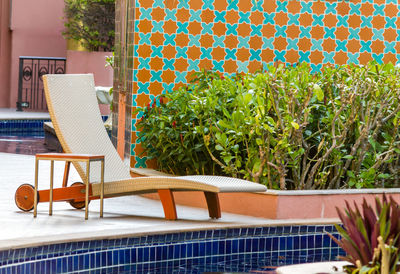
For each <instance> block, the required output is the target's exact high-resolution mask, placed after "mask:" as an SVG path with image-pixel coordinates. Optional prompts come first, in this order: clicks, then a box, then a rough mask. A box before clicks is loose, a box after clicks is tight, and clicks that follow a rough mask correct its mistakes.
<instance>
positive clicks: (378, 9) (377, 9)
mask: <svg viewBox="0 0 400 274" xmlns="http://www.w3.org/2000/svg"><path fill="white" fill-rule="evenodd" d="M374 9H375V10H374V13H373V16H378V15H381V16H385V11H384V9H385V5H384V4H382V5H378V4H374Z"/></svg>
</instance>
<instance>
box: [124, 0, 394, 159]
mask: <svg viewBox="0 0 400 274" xmlns="http://www.w3.org/2000/svg"><path fill="white" fill-rule="evenodd" d="M398 13H399V4H398V3H397V0H386V1H385V0H352V1H341V0H340V1H320V0H318V1H317V0H315V1H311V0H307V1H297V0H290V1H287V0H286V1H281V0H203V1H202V0H165V1H163V0H138V1H137V6H136V10H135V16H136V21H135V38H134V44H135V48H134V58H133V60H134V72H133V80H134V83H133V100H132V101H133V109H135V108H136V107H137V106H144V105H146V104H147V103H148V102H149V101H150V100H152V99H153V98H154V96H156V95H159V94H161V93H165V92H167V91H170V90H172V89H174V88H176V87H177V86H179V85H182V84H184V83H186V82H187V81H188V79H189V77H190V75H191V73H192V72H194V71H198V70H200V69H202V68H208V69H214V70H216V71H219V72H222V73H226V74H231V73H235V72H254V71H256V70H258V69H260V68H261V67H263V66H264V65H265V64H271V63H276V62H282V63H289V64H293V63H297V62H309V63H311V64H312V68H313V70H314V71H318V70H320V68H321V67H322V66H324V65H327V64H346V63H356V64H364V63H366V62H368V61H369V60H372V59H375V60H377V61H378V62H393V63H396V62H397V60H398V57H399V56H400V35H399V33H400V18H398V17H397V15H398ZM139 116H140V114H139ZM137 118H138V117H133V121H132V124H133V125H134V124H135V122H136V119H137ZM132 129H133V131H135V127H134V126H133V127H132ZM132 136H133V137H135V136H136V135H135V132H132ZM141 151H142V149H141V147H140V144H139V143H137V140H136V139H135V138H133V144H132V149H131V154H132V159H133V160H134V161H133V162H134V163H133V164H134V165H135V166H137V167H139V166H142V167H145V166H146V159H145V158H144V157H139V156H138V155H139V154H140V153H141Z"/></svg>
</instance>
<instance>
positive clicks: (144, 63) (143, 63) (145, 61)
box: [138, 57, 150, 69]
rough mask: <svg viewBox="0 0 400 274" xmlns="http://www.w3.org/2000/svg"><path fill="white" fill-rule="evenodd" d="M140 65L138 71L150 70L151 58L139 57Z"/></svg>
mask: <svg viewBox="0 0 400 274" xmlns="http://www.w3.org/2000/svg"><path fill="white" fill-rule="evenodd" d="M138 59H139V65H138V69H150V64H149V62H150V58H142V57H139V58H138Z"/></svg>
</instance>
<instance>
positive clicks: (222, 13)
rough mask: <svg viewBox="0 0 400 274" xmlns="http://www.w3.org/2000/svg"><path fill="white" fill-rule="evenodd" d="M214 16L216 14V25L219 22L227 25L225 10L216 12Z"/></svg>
mask: <svg viewBox="0 0 400 274" xmlns="http://www.w3.org/2000/svg"><path fill="white" fill-rule="evenodd" d="M214 14H215V19H214V22H215V23H217V22H221V23H226V19H225V16H226V11H225V10H223V11H217V10H216V11H214Z"/></svg>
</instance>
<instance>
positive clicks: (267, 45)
mask: <svg viewBox="0 0 400 274" xmlns="http://www.w3.org/2000/svg"><path fill="white" fill-rule="evenodd" d="M274 40H275V38H274V37H271V38H267V37H263V38H262V41H263V45H262V49H274V44H273V43H274Z"/></svg>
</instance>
